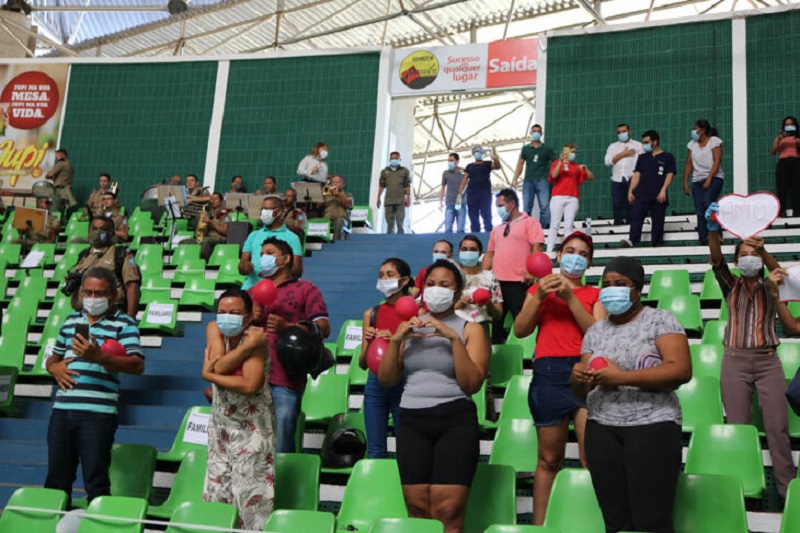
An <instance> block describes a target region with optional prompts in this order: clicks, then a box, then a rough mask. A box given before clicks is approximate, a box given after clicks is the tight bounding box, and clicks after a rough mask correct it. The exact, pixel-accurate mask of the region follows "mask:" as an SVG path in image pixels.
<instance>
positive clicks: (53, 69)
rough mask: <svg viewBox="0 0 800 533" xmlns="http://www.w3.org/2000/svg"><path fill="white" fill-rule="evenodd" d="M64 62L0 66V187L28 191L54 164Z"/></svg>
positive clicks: (59, 124)
mask: <svg viewBox="0 0 800 533" xmlns="http://www.w3.org/2000/svg"><path fill="white" fill-rule="evenodd" d="M68 70H69V67H68V66H67V65H40V66H36V67H35V66H31V65H0V86H2V88H3V89H2V91H1V92H0V182H2V184H0V190H2V192H3V193H5V194H8V193H23V194H26V193H30V191H31V186H32V185H33V183H34V182H35V181H37V180H40V179H43V178H44V175H45V174H46V173H47V171H48V170H49V169H50V168H51V167H52V166H53V163H54V162H55V150H56V148H57V147H56V142H57V140H58V131H59V128H60V127H61V118H62V110H63V107H64V105H63V103H64V94H65V91H66V87H67V72H68Z"/></svg>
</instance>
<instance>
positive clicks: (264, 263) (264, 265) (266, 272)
mask: <svg viewBox="0 0 800 533" xmlns="http://www.w3.org/2000/svg"><path fill="white" fill-rule="evenodd" d="M281 257H283V256H281ZM277 259H278V258H277V257H275V256H272V255H266V254H265V255H262V256H261V260H260V264H259V266H260V267H261V276H262V277H264V278H268V277H270V276H272V275H273V274H275V272H277V271H278V269H279V268H280V267H279V266H278V265H276V264H275V261H276V260H277Z"/></svg>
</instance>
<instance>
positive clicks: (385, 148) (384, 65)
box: [369, 47, 411, 232]
mask: <svg viewBox="0 0 800 533" xmlns="http://www.w3.org/2000/svg"><path fill="white" fill-rule="evenodd" d="M391 69H392V49H391V48H389V47H384V48H383V49H381V59H380V67H379V68H378V103H377V106H376V108H375V144H374V145H373V148H372V174H371V175H370V182H369V205H370V207H372V221H371V222H372V228H373V229H374V230H375V231H376V232H380V227H381V226H380V224H381V222H380V221H381V220H383V217H382V216H380V213H379V210H378V209H376V208H375V204H376V202H377V201H378V178H379V177H380V173H381V170H382V169H383V167H385V166H386V160H387V159H388V158H389V121H390V115H391V107H392V97H391V96H390V95H389V81H390V80H389V76H390V75H391V74H390V72H391ZM410 160H411V152H409V153H408V161H410Z"/></svg>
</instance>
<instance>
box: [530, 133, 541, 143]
mask: <svg viewBox="0 0 800 533" xmlns="http://www.w3.org/2000/svg"><path fill="white" fill-rule="evenodd" d="M531 140H532V141H534V142H539V141H541V140H542V134H541V133H539V132H538V131H534V132H533V133H531Z"/></svg>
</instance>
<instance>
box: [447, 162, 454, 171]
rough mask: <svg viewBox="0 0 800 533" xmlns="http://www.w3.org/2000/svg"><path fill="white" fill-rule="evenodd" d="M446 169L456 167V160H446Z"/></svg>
mask: <svg viewBox="0 0 800 533" xmlns="http://www.w3.org/2000/svg"><path fill="white" fill-rule="evenodd" d="M447 168H448V170H455V169H456V162H455V161H448V162H447Z"/></svg>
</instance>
